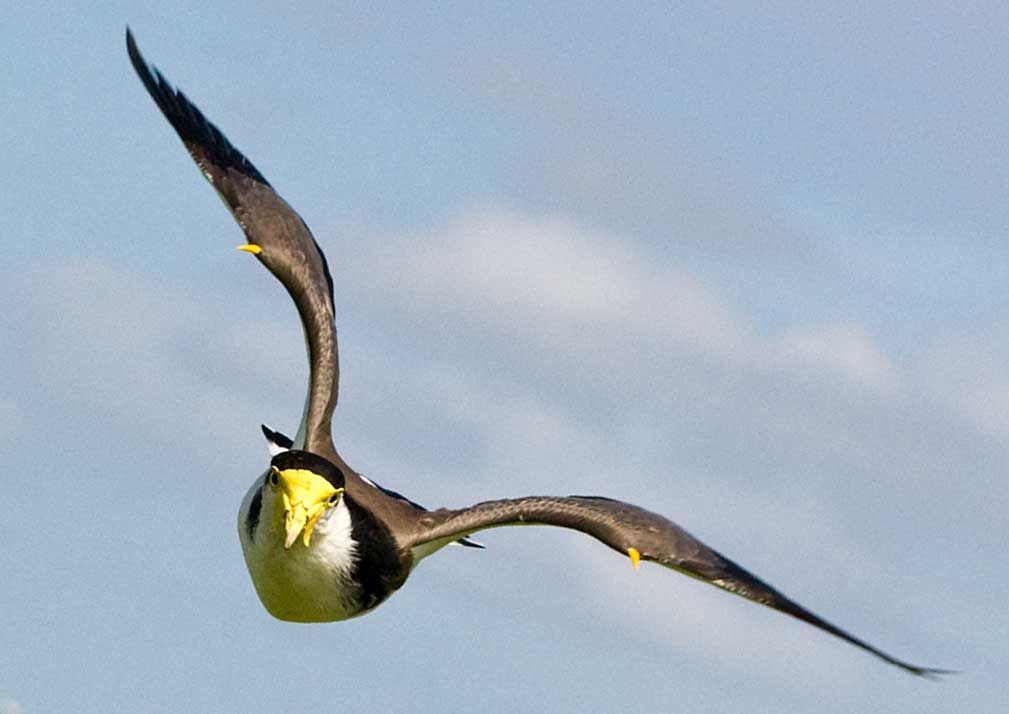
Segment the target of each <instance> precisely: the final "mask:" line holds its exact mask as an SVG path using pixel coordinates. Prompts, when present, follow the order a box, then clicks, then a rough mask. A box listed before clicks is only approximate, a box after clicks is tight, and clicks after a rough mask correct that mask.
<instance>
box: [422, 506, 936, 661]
mask: <svg viewBox="0 0 1009 714" xmlns="http://www.w3.org/2000/svg"><path fill="white" fill-rule="evenodd" d="M517 525H549V526H560V527H562V528H571V529H574V530H577V531H581V532H582V533H587V534H588V535H590V536H592V537H594V538H596V539H598V540H600V541H602V542H603V543H605V544H606V545H608V546H609V547H611V548H613V549H614V550H616V551H617V552H619V553H622V554H624V555H627V556H630V557H631V559H632V561H634V565H635V567H636V566H637V563H638V560H639V559H640V560H651V561H654V562H656V563H659V564H660V565H664V566H666V567H668V568H672V569H674V570H678V571H679V572H681V573H684V574H685V575H689V576H690V577H692V578H696V579H698V580H702V581H704V582H706V583H711V584H712V585H715V586H717V587H720V588H722V589H723V590H728V591H729V592H731V593H734V594H736V595H740V596H742V597H744V598H747V599H748V600H753V601H754V602H758V603H760V604H761V605H766V606H768V607H772V608H774V609H775V610H780V611H781V612H785V613H788V614H789V615H791V616H793V617H796V618H798V619H800V620H802V621H803V622H807V623H809V624H810V625H813V626H814V627H818V628H820V629H821V630H825V631H827V632H829V633H830V634H832V635H834V636H836V637H840V638H841V639H843V640H845V641H846V642H850V643H851V644H853V645H855V646H856V647H860V648H862V649H863V650H866V651H868V652H871V653H872V654H874V655H876V656H877V657H879V658H880V659H882V660H884V661H886V662H889V663H890V664H893V665H896V666H898V667H900V668H901V669H904V670H906V671H908V672H911V673H912V674H916V675H919V676H926V677H928V676H933V675H937V674H947V673H949V671H948V670H941V669H931V668H927V667H919V666H917V665H913V664H910V663H908V662H904V661H902V660H899V659H897V658H896V657H892V656H890V655H888V654H887V653H885V652H883V651H881V650H879V649H877V648H875V647H873V646H872V645H870V644H869V643H867V642H865V641H864V640H861V639H859V638H857V637H855V636H854V635H850V634H848V633H847V632H845V631H844V630H842V629H840V628H838V627H835V626H834V625H832V624H830V623H829V622H827V621H826V620H823V619H822V618H820V617H818V616H817V615H815V614H813V613H812V612H810V611H809V610H807V609H806V608H804V607H802V606H801V605H799V604H798V603H796V602H795V601H793V600H790V599H789V598H788V597H786V596H785V595H783V594H782V593H780V592H779V591H778V590H776V589H775V588H773V587H771V586H770V585H768V584H767V583H765V582H764V581H763V580H761V579H760V578H758V577H757V576H755V575H753V574H752V573H749V572H747V571H746V570H744V569H743V568H742V567H740V566H739V565H737V564H736V563H734V562H732V561H731V560H729V559H728V558H726V557H725V556H723V555H722V554H721V553H719V552H717V551H715V550H713V549H712V548H709V547H708V546H706V545H705V544H704V543H702V542H701V541H699V540H697V539H696V538H694V537H693V536H692V535H690V534H689V533H687V532H686V531H685V530H683V529H682V528H680V527H679V526H677V525H676V524H675V523H673V522H671V521H669V520H668V519H666V518H664V517H662V516H660V515H658V514H657V513H652V512H651V511H646V510H645V509H643V508H640V507H638V506H634V505H631V504H629V503H624V502H622V501H615V500H613V499H609V498H601V497H598V496H568V497H566V498H561V497H552V496H530V497H527V498H516V499H505V500H499V501H485V502H483V503H478V504H476V505H475V506H471V507H470V508H463V509H459V510H450V509H441V510H438V511H431V512H430V513H428V514H425V516H424V517H423V518H422V519H421V521H420V524H419V527H418V530H417V532H416V534H415V536H414V540H413V542H412V543H411V545H412V546H415V547H417V546H423V545H424V544H428V543H438V542H442V541H445V540H447V539H455V538H458V537H460V536H465V535H470V534H471V533H475V532H477V531H481V530H484V529H487V528H497V527H501V526H517Z"/></svg>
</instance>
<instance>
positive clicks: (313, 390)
mask: <svg viewBox="0 0 1009 714" xmlns="http://www.w3.org/2000/svg"><path fill="white" fill-rule="evenodd" d="M126 48H127V51H128V52H129V55H130V61H131V62H132V63H133V68H134V69H135V70H136V71H137V75H138V76H139V77H140V80H141V81H142V82H143V83H144V86H145V87H146V88H147V91H148V92H149V93H150V95H151V97H152V98H153V99H154V102H155V103H156V104H157V105H158V108H159V109H161V113H162V114H164V115H165V118H166V119H168V121H169V123H170V124H171V125H172V127H173V128H174V129H175V131H176V132H177V133H178V135H179V138H181V139H182V143H183V144H184V145H185V147H186V150H187V151H189V154H190V156H192V157H193V160H194V161H195V162H196V165H197V166H198V167H199V168H200V171H201V172H203V175H204V176H205V177H206V178H207V180H208V181H210V184H211V185H212V186H213V187H214V189H215V190H216V191H217V194H218V195H219V196H220V197H221V199H222V200H223V201H224V204H225V205H226V206H227V207H228V210H229V211H231V214H232V215H233V216H234V217H235V220H236V221H238V224H239V226H241V228H242V230H243V231H244V232H245V235H246V236H247V238H248V242H249V243H252V244H255V245H257V246H259V247H260V248H261V252H260V253H259V254H258V255H257V258H258V259H259V260H260V262H262V263H263V264H264V265H265V266H266V267H267V268H268V269H269V270H270V272H272V273H273V274H274V275H275V276H276V277H277V278H278V279H279V280H280V281H281V283H283V285H284V287H285V288H287V291H288V293H290V295H291V297H292V298H293V299H294V302H295V305H296V306H297V308H298V314H299V316H300V317H301V323H302V327H303V328H304V330H305V337H306V342H307V343H308V360H309V368H310V376H309V393H308V399H307V400H306V404H305V413H304V415H303V418H302V423H301V427H300V428H299V430H298V434H297V436H296V437H295V444H296V445H297V446H298V447H299V448H305V449H308V450H310V451H315V452H318V453H322V454H325V455H327V456H329V455H334V456H336V460H337V461H338V462H339V463H340V464H341V465H342V459H340V458H339V456H338V455H336V450H335V449H334V448H333V442H332V436H331V433H330V427H331V419H332V414H333V409H334V408H335V407H336V401H337V397H338V388H339V379H340V371H339V357H338V352H337V342H336V325H335V323H334V312H335V311H334V308H333V280H332V277H331V276H330V273H329V266H328V265H327V264H326V258H325V256H324V255H323V253H322V251H321V250H320V249H319V246H318V244H316V242H315V239H314V238H313V237H312V233H311V231H309V230H308V227H307V226H306V225H305V222H304V221H303V220H302V219H301V217H300V216H299V215H298V214H297V213H296V212H295V211H294V209H292V208H291V207H290V206H289V205H288V204H287V202H286V201H284V199H283V198H281V197H280V196H279V195H278V194H277V192H276V191H274V190H273V187H272V186H270V184H269V182H268V181H267V180H266V179H265V178H264V177H263V174H261V173H260V172H259V170H258V169H257V168H256V167H255V166H253V164H252V162H251V161H249V160H248V159H247V158H245V156H243V155H242V153H241V152H240V151H239V150H238V149H236V148H235V147H234V146H232V144H231V142H229V141H228V139H227V137H225V136H224V134H222V133H221V131H220V130H219V129H218V128H217V127H216V126H214V125H213V124H212V123H210V122H209V121H208V120H207V118H206V117H204V116H203V114H202V113H201V112H200V110H199V109H198V108H197V107H196V106H195V105H194V104H193V103H192V102H190V101H189V100H188V99H187V98H186V96H185V95H184V94H183V93H182V92H180V91H178V90H176V89H174V88H173V87H172V86H171V85H170V84H169V83H168V81H167V80H166V79H165V78H164V77H163V76H162V75H161V73H160V72H159V71H158V70H157V69H156V68H153V67H150V66H148V64H147V62H146V60H144V58H143V56H142V55H141V54H140V50H139V49H137V45H136V42H135V41H134V39H133V34H132V33H131V32H130V31H129V29H127V31H126Z"/></svg>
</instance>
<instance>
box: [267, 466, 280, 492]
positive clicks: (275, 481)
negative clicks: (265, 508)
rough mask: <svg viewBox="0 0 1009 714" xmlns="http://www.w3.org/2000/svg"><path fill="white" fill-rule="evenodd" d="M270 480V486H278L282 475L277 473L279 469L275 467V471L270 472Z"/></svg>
mask: <svg viewBox="0 0 1009 714" xmlns="http://www.w3.org/2000/svg"><path fill="white" fill-rule="evenodd" d="M269 481H270V486H271V487H273V488H276V487H277V486H279V485H280V476H279V475H278V474H277V470H276V469H274V470H273V471H271V472H270V478H269Z"/></svg>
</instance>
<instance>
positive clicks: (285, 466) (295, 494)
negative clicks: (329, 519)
mask: <svg viewBox="0 0 1009 714" xmlns="http://www.w3.org/2000/svg"><path fill="white" fill-rule="evenodd" d="M266 484H267V486H268V488H269V489H270V490H271V491H272V492H273V521H272V530H274V531H280V530H283V532H284V548H285V549H288V548H290V547H291V546H292V545H294V542H295V541H296V540H297V539H298V536H299V535H301V536H302V541H303V542H304V544H305V547H306V548H307V547H308V545H309V543H311V540H312V531H313V530H314V529H315V525H316V523H318V522H319V519H320V518H321V517H322V516H323V515H324V514H325V513H327V512H328V511H329V510H330V509H332V508H335V507H336V506H337V504H339V503H340V498H341V496H342V495H343V491H344V478H343V472H341V471H340V469H339V468H337V467H336V466H335V465H334V464H333V463H331V462H330V461H327V460H326V459H324V458H322V457H321V456H317V455H316V454H312V453H309V452H307V451H297V450H292V451H282V452H281V453H279V454H277V455H276V456H274V457H273V460H272V461H271V462H270V470H269V472H268V473H267V474H266Z"/></svg>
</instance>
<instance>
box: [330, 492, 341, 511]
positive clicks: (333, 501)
mask: <svg viewBox="0 0 1009 714" xmlns="http://www.w3.org/2000/svg"><path fill="white" fill-rule="evenodd" d="M339 502H340V492H339V491H337V492H336V493H334V494H333V495H332V496H330V497H329V507H330V508H332V507H333V506H335V505H336V504H338V503H339Z"/></svg>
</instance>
